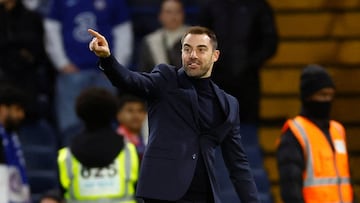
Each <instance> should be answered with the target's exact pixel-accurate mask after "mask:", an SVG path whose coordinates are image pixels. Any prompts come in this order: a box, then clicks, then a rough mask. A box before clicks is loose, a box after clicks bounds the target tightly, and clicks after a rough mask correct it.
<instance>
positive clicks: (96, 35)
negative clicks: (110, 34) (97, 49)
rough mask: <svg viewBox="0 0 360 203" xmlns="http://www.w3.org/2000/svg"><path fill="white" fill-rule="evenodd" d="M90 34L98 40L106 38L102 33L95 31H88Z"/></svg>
mask: <svg viewBox="0 0 360 203" xmlns="http://www.w3.org/2000/svg"><path fill="white" fill-rule="evenodd" d="M88 32H89V33H90V34H91V35H92V36H94V37H96V38H98V39H102V38H104V36H102V35H101V34H100V33H98V32H96V31H95V30H93V29H88Z"/></svg>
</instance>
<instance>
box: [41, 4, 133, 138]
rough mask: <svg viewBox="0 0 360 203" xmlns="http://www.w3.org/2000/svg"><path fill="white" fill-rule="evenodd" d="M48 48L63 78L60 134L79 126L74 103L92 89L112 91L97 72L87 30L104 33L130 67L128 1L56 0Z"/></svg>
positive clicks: (58, 97)
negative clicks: (100, 88)
mask: <svg viewBox="0 0 360 203" xmlns="http://www.w3.org/2000/svg"><path fill="white" fill-rule="evenodd" d="M45 28H46V49H47V52H48V54H49V56H50V58H51V60H52V62H53V63H54V65H55V67H56V69H57V70H58V71H59V75H58V78H57V83H56V114H57V122H58V128H59V130H60V132H61V133H62V132H64V131H65V130H66V129H68V128H71V127H72V126H74V125H77V124H78V123H79V119H78V118H77V117H76V115H75V112H74V103H75V99H76V97H77V96H78V95H79V94H80V92H81V91H82V90H83V89H85V88H87V87H91V86H99V87H106V88H108V89H111V88H112V86H111V84H110V83H109V82H108V81H107V80H106V78H105V76H104V75H103V74H102V73H101V72H100V71H98V70H96V69H95V67H96V61H97V58H96V57H95V56H94V55H93V54H92V53H91V52H89V51H88V50H89V48H88V42H89V41H90V40H91V38H92V37H91V36H90V35H89V34H88V32H87V29H88V28H93V29H96V30H99V31H101V32H102V33H104V34H105V36H106V37H107V38H108V39H110V41H111V43H112V44H114V53H113V54H114V56H115V57H116V58H117V59H118V60H119V61H120V62H121V63H123V64H125V65H128V64H129V60H130V58H131V52H132V38H133V35H132V25H131V22H130V19H129V11H128V7H127V5H126V2H125V0H116V1H112V0H93V1H79V0H53V1H52V4H51V6H50V12H49V15H48V18H47V19H46V20H45Z"/></svg>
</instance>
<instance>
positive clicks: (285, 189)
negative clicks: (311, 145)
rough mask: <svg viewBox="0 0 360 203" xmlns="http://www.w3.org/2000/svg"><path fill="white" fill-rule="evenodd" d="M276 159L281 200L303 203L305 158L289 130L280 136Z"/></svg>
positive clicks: (288, 202) (289, 202) (285, 202)
mask: <svg viewBox="0 0 360 203" xmlns="http://www.w3.org/2000/svg"><path fill="white" fill-rule="evenodd" d="M276 158H277V165H278V170H279V176H280V180H279V181H280V190H281V198H282V200H283V201H284V203H304V199H303V195H302V188H303V178H302V175H303V171H304V170H305V158H304V154H303V150H302V148H301V146H300V143H299V142H298V141H297V140H296V138H295V136H294V134H293V133H292V132H291V130H289V129H288V130H287V131H285V133H284V134H283V135H282V136H281V139H280V144H279V147H278V149H277V152H276Z"/></svg>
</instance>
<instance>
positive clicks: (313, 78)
mask: <svg viewBox="0 0 360 203" xmlns="http://www.w3.org/2000/svg"><path fill="white" fill-rule="evenodd" d="M326 87H332V88H335V85H334V82H333V81H332V79H331V77H330V75H329V74H328V73H327V72H326V70H325V69H324V68H323V67H321V66H319V65H316V64H311V65H308V66H306V67H305V68H304V69H303V71H302V73H301V78H300V94H301V100H302V101H305V99H306V98H308V97H309V96H311V95H312V94H314V93H315V92H317V91H319V90H320V89H322V88H326Z"/></svg>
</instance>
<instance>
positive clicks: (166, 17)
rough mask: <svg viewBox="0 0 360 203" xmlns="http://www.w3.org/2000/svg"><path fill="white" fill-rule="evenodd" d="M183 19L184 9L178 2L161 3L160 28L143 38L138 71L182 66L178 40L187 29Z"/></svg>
mask: <svg viewBox="0 0 360 203" xmlns="http://www.w3.org/2000/svg"><path fill="white" fill-rule="evenodd" d="M184 17H185V13H184V7H183V4H182V3H181V1H180V0H164V1H163V2H162V4H161V9H160V13H159V21H160V23H161V26H162V27H161V28H159V29H158V30H156V31H154V32H153V33H150V34H148V35H147V36H145V38H144V40H143V42H142V45H141V48H140V54H139V55H140V56H139V62H138V67H139V70H140V71H145V72H151V70H152V69H153V67H154V66H155V65H157V64H160V63H166V64H170V65H174V66H175V67H177V68H180V67H181V66H182V64H181V42H180V39H181V37H182V35H183V34H184V33H185V31H186V29H187V26H186V25H184Z"/></svg>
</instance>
